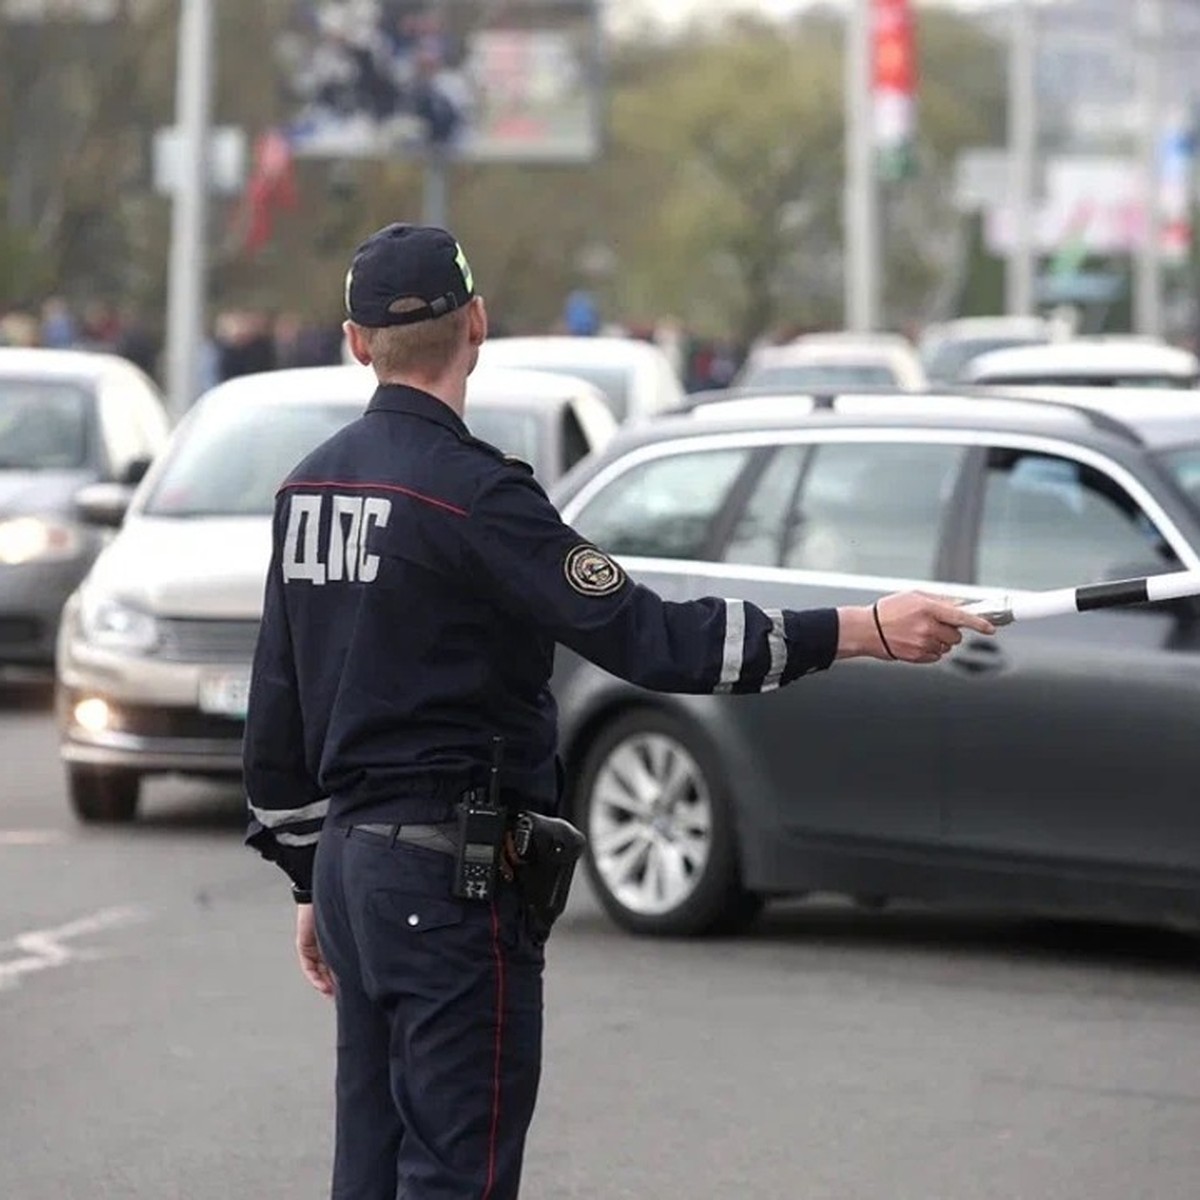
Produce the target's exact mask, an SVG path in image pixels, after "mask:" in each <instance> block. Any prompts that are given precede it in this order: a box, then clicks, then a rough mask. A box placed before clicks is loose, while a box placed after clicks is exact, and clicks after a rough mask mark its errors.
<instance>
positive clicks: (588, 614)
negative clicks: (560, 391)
mask: <svg viewBox="0 0 1200 1200" xmlns="http://www.w3.org/2000/svg"><path fill="white" fill-rule="evenodd" d="M837 636H838V621H837V614H836V612H835V611H834V610H832V609H822V610H815V611H811V612H805V613H800V612H790V611H783V612H779V611H776V612H766V611H763V610H762V609H759V608H756V607H755V606H754V605H752V604H749V603H746V602H743V601H734V600H728V601H727V600H719V599H703V600H695V601H691V602H688V603H670V602H667V601H664V600H663V599H661V598H660V597H659V596H657V595H656V594H655V593H654V592H652V591H649V590H648V589H646V588H644V587H641V586H639V585H638V584H635V583H633V582H632V581H631V580H629V579H628V578H627V577H626V575H625V573H624V571H623V570H622V569H621V567H620V566H619V565H618V564H617V563H615V562H614V561H613V560H612V559H610V558H609V557H608V556H607V555H605V554H604V553H603V552H602V551H601V550H600V549H598V548H596V547H594V546H591V545H589V544H588V542H587V541H586V539H584V538H583V537H581V536H580V535H579V534H578V533H576V532H575V531H574V530H572V529H571V528H570V527H569V526H567V525H565V524H564V523H563V521H562V520H561V519H560V517H559V515H558V513H557V512H556V511H555V509H554V507H553V505H551V503H550V501H549V500H548V499H547V498H546V495H545V493H544V492H543V491H542V489H541V488H540V487H539V486H538V484H537V483H536V482H535V481H534V479H533V477H532V472H531V471H530V469H529V468H528V467H526V466H525V465H524V464H519V463H515V462H513V461H512V460H510V459H507V458H506V457H505V456H504V455H503V454H502V453H501V452H500V451H499V450H497V449H495V448H494V447H492V446H489V445H487V444H486V443H484V442H480V441H477V440H476V439H474V438H472V437H471V435H470V433H469V432H468V430H467V427H466V425H465V424H464V423H463V422H462V421H461V420H460V419H459V417H458V416H457V414H456V413H454V412H453V411H452V410H451V409H450V408H449V407H448V406H447V405H445V404H443V403H442V402H441V401H440V400H438V399H436V398H435V397H433V396H430V395H427V394H426V393H424V392H420V391H417V390H415V389H412V388H407V387H399V386H384V387H381V388H380V389H379V390H378V391H377V392H376V394H375V397H374V399H373V400H372V402H371V404H370V407H369V408H368V409H367V412H366V413H365V414H364V416H363V417H361V418H360V419H359V420H357V421H355V422H353V423H352V424H351V425H349V426H347V427H346V428H345V429H343V430H342V431H340V432H339V433H338V434H336V435H335V436H334V437H332V438H331V439H330V440H329V441H327V442H326V443H325V444H324V445H323V446H321V447H320V448H319V449H317V450H316V451H315V452H314V453H313V454H311V455H310V456H309V457H308V458H307V459H305V460H304V462H303V463H301V464H300V466H299V467H297V468H296V470H295V471H294V472H293V473H292V474H291V476H290V477H289V478H288V479H287V481H286V482H285V483H284V485H283V486H282V488H281V489H280V491H279V495H278V498H277V504H276V512H275V526H274V551H273V554H272V558H271V566H270V571H269V574H268V577H267V584H266V595H265V604H264V612H263V622H262V630H261V633H260V635H259V640H258V646H257V650H256V653H255V659H254V670H253V676H252V682H251V690H250V706H249V715H248V718H247V725H246V736H245V751H244V759H245V780H246V788H247V793H248V798H249V804H250V815H251V822H250V829H249V833H248V836H247V841H248V842H249V843H250V844H251V845H253V846H254V847H256V848H257V849H258V850H259V851H260V852H261V853H262V854H263V855H264V856H265V857H267V858H269V859H272V860H274V861H276V862H278V863H279V864H280V865H281V866H282V867H283V868H284V870H285V871H287V873H288V874H289V875H290V876H291V877H292V879H293V880H294V881H295V882H296V883H297V884H298V885H299V886H300V887H302V888H305V889H307V888H308V887H310V884H311V878H312V861H313V856H314V853H315V847H316V842H317V837H318V835H319V833H320V830H321V827H322V825H323V824H324V822H325V821H326V820H329V821H331V822H333V823H334V824H336V825H346V824H353V823H355V822H360V821H370V822H381V821H382V822H388V823H404V822H415V823H427V822H441V821H447V820H450V819H452V817H453V806H454V805H455V804H456V803H457V801H458V800H459V798H460V796H461V793H462V792H463V791H464V790H466V789H467V788H470V787H474V786H479V785H481V784H482V783H483V782H484V781H485V779H486V773H487V767H488V764H489V760H490V744H491V739H492V738H493V736H495V735H499V736H501V737H502V738H503V739H504V760H503V767H502V771H501V784H502V788H503V789H504V790H505V791H506V792H508V793H510V794H511V797H519V799H520V803H521V805H522V806H523V807H531V808H539V809H541V810H544V811H553V810H554V808H555V807H556V804H557V797H558V786H557V770H556V767H557V758H556V736H557V722H556V710H555V705H554V700H553V698H552V696H551V695H550V692H549V689H548V683H549V679H550V674H551V669H552V667H553V658H554V647H555V644H556V643H558V642H561V643H562V644H563V645H566V646H569V647H570V648H571V649H572V650H574V651H576V652H577V653H578V654H580V655H582V656H583V657H584V658H587V659H589V660H590V661H592V662H593V663H595V664H597V665H598V666H600V667H603V668H604V669H606V670H608V671H611V672H612V673H613V674H614V675H618V676H620V677H621V678H623V679H626V680H629V681H630V682H631V683H634V684H638V685H640V686H642V687H645V688H651V689H654V690H657V691H665V692H691V693H713V692H762V691H769V690H771V689H773V688H777V687H779V686H781V685H783V684H787V683H789V682H791V681H792V680H794V679H796V678H798V677H799V676H801V675H803V674H807V673H808V672H810V671H815V670H820V669H823V668H826V667H828V666H829V665H830V663H831V662H832V661H833V658H834V655H835V652H836V646H837Z"/></svg>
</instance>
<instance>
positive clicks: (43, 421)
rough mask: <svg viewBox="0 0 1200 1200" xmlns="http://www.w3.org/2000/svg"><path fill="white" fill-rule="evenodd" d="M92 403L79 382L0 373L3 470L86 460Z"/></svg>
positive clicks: (60, 467) (59, 467)
mask: <svg viewBox="0 0 1200 1200" xmlns="http://www.w3.org/2000/svg"><path fill="white" fill-rule="evenodd" d="M88 404H89V400H88V395H87V393H86V392H85V391H84V390H83V389H82V388H81V387H79V386H78V385H77V384H73V383H57V382H51V381H48V380H32V379H0V470H6V471H71V470H77V469H79V468H80V467H83V466H86V465H87V449H88Z"/></svg>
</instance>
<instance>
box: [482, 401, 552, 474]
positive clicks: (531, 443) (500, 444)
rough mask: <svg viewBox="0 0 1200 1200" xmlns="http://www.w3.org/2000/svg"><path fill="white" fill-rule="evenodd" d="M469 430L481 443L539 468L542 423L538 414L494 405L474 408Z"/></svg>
mask: <svg viewBox="0 0 1200 1200" xmlns="http://www.w3.org/2000/svg"><path fill="white" fill-rule="evenodd" d="M467 427H468V428H469V429H470V431H471V434H472V436H474V437H477V438H479V440H480V441H483V442H489V443H490V444H491V445H493V446H495V447H496V448H497V449H499V450H503V451H504V453H505V454H512V455H515V456H516V457H517V458H519V459H522V460H523V461H524V462H527V463H529V464H530V465H531V466H536V465H537V460H538V457H539V456H538V449H539V446H538V434H539V422H538V419H537V414H536V413H531V412H529V411H528V410H527V409H521V408H501V407H500V406H498V405H491V404H486V405H485V404H479V405H472V406H470V407H468V409H467Z"/></svg>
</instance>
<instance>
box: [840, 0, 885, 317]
mask: <svg viewBox="0 0 1200 1200" xmlns="http://www.w3.org/2000/svg"><path fill="white" fill-rule="evenodd" d="M871 17H872V0H851V3H850V7H849V11H848V14H847V18H846V79H845V91H846V99H845V104H846V182H845V197H844V206H845V240H846V264H845V324H846V328H847V329H850V330H853V331H854V332H856V333H869V332H871V331H872V330H874V329H876V328H878V325H879V291H880V289H879V273H880V271H879V268H880V264H879V254H880V236H879V194H878V177H877V174H876V170H875V167H876V163H875V138H874V128H873V119H872V118H873V114H872V105H871V34H872V24H871Z"/></svg>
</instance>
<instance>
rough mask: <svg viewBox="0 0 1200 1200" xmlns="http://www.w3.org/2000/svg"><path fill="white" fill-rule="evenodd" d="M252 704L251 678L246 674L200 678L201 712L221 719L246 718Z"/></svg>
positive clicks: (230, 673) (234, 673)
mask: <svg viewBox="0 0 1200 1200" xmlns="http://www.w3.org/2000/svg"><path fill="white" fill-rule="evenodd" d="M249 702H250V676H249V675H248V674H246V673H245V672H242V671H239V672H232V671H231V672H228V673H226V674H222V675H202V676H201V677H200V711H201V712H206V713H213V714H214V715H216V716H221V717H245V715H246V709H247V707H248V706H249Z"/></svg>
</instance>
